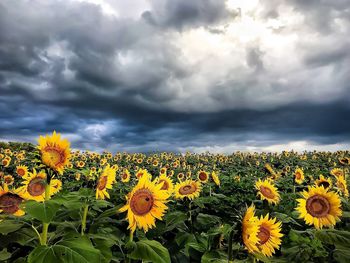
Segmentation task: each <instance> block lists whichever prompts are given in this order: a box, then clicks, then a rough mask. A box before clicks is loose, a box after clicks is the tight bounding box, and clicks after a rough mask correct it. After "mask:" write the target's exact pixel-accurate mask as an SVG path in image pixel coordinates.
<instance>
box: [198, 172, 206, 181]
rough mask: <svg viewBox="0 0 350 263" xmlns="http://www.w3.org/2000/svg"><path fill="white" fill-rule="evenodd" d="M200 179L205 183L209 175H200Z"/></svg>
mask: <svg viewBox="0 0 350 263" xmlns="http://www.w3.org/2000/svg"><path fill="white" fill-rule="evenodd" d="M199 179H200V180H201V181H205V180H207V175H206V174H205V173H203V172H202V173H200V174H199Z"/></svg>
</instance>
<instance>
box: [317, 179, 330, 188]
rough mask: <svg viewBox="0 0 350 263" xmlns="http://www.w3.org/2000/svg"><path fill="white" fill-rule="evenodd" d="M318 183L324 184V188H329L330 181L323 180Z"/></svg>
mask: <svg viewBox="0 0 350 263" xmlns="http://www.w3.org/2000/svg"><path fill="white" fill-rule="evenodd" d="M318 185H319V186H323V187H324V188H328V187H329V182H327V181H323V182H320V183H319V184H318Z"/></svg>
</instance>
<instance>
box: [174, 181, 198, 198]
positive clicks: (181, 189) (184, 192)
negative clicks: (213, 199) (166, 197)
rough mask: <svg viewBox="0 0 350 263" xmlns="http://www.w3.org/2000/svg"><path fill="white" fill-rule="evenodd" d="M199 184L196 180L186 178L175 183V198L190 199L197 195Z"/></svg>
mask: <svg viewBox="0 0 350 263" xmlns="http://www.w3.org/2000/svg"><path fill="white" fill-rule="evenodd" d="M201 190H202V188H201V184H200V183H199V182H198V181H193V180H186V181H183V182H180V183H177V184H176V185H175V198H177V199H184V198H185V197H187V198H188V199H190V200H193V199H194V198H196V197H198V196H199V194H200V192H201Z"/></svg>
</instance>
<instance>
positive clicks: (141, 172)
mask: <svg viewBox="0 0 350 263" xmlns="http://www.w3.org/2000/svg"><path fill="white" fill-rule="evenodd" d="M135 175H136V177H137V179H140V178H142V177H144V176H146V177H148V179H149V180H151V178H152V175H151V174H150V173H149V172H148V171H147V170H146V169H139V170H138V171H137V173H136V174H135Z"/></svg>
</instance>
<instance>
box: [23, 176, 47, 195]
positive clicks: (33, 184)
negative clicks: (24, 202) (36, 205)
mask: <svg viewBox="0 0 350 263" xmlns="http://www.w3.org/2000/svg"><path fill="white" fill-rule="evenodd" d="M45 185H46V184H45V181H44V180H43V179H42V178H34V179H32V180H31V181H30V183H29V184H28V187H27V190H28V192H29V194H30V195H31V196H39V195H42V194H43V193H44V192H45Z"/></svg>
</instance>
